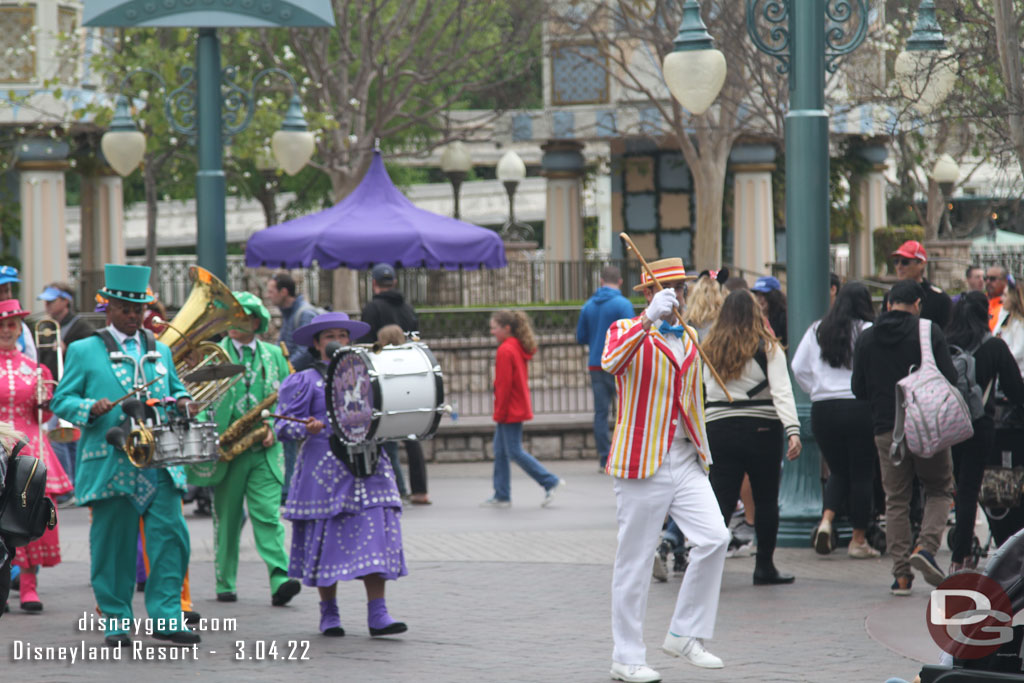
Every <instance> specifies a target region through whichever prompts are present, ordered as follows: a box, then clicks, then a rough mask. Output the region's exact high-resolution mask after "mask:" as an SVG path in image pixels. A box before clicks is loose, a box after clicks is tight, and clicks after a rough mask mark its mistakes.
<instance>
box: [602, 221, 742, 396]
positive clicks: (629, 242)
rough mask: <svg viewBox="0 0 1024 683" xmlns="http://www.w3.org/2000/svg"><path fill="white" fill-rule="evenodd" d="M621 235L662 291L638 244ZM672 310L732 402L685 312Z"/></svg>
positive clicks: (658, 289)
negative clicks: (685, 316) (687, 321)
mask: <svg viewBox="0 0 1024 683" xmlns="http://www.w3.org/2000/svg"><path fill="white" fill-rule="evenodd" d="M619 237H621V238H622V241H623V242H625V243H626V246H627V247H629V248H630V249H631V250H632V251H633V253H634V254H636V257H637V259H639V260H640V265H641V266H643V267H644V270H645V271H647V277H649V278H651V282H653V283H654V291H656V292H660V291H661V290H662V289H664V287H662V286H661V283H660V282H658V278H656V277H655V276H654V273H653V272H652V271H651V267H650V266H649V265H647V261H645V260H644V257H643V256H642V255H641V254H640V250H639V249H637V248H636V245H635V244H633V240H631V239H630V238H629V235H627V234H626V233H624V232H620V233H619ZM672 312H673V313H675V314H676V320H677V321H678V322H679V324H680V325H682V326H683V329H684V330H686V335H687V336H688V337H689V338H690V341H692V342H693V345H694V346H696V347H697V353H699V354H700V357H701V360H703V361H704V365H706V366H707V368H708V370H710V371H711V376H712V377H714V378H715V381H716V382H718V386H720V387H722V391H724V392H725V397H726V398H727V399H729V403H732V395H731V394H730V393H729V390H728V389H726V388H725V382H723V381H722V378H721V377H720V376H719V375H718V371H717V370H715V366H714V365H712V364H711V361H709V360H708V357H707V354H705V353H704V349H702V348H701V347H700V342H698V341H697V335H695V334H694V333H693V330H691V329H690V326H689V325H687V324H686V321H684V320H683V314H682V313H681V312H680V311H679V309H678V308H673V309H672Z"/></svg>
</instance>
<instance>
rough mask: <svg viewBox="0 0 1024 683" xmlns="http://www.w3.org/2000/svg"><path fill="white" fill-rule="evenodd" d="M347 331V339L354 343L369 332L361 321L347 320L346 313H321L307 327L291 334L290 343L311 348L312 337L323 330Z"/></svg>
mask: <svg viewBox="0 0 1024 683" xmlns="http://www.w3.org/2000/svg"><path fill="white" fill-rule="evenodd" d="M336 329H342V330H348V334H349V337H350V338H351V339H352V340H353V341H355V340H356V339H359V338H360V337H362V336H363V335H365V334H366V333H367V332H369V331H370V326H369V325H368V324H367V323H364V322H362V321H361V320H349V317H348V314H346V313H321V314H320V315H318V316H317V317H315V318H313V320H311V321H310V323H309V324H308V325H303V326H302V327H300V328H299V329H297V330H295V332H293V333H292V341H293V342H295V343H296V344H298V345H299V346H312V345H313V337H315V336H316V335H318V334H319V333H321V332H323V331H324V330H336Z"/></svg>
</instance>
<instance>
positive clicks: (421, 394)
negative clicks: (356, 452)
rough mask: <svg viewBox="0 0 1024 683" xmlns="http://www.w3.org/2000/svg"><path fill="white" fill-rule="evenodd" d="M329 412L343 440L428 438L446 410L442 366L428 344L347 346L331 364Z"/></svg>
mask: <svg viewBox="0 0 1024 683" xmlns="http://www.w3.org/2000/svg"><path fill="white" fill-rule="evenodd" d="M326 394H327V418H328V420H329V421H330V423H331V430H332V431H333V432H334V434H335V436H337V437H338V439H339V440H341V441H342V442H343V443H345V444H348V445H357V444H362V443H366V442H368V441H390V440H393V439H428V438H430V437H431V436H433V435H434V432H436V431H437V426H438V424H439V423H440V422H441V414H442V413H443V412H444V410H443V409H442V407H441V405H442V403H444V381H443V378H442V376H441V366H440V365H438V363H437V359H436V358H434V354H433V353H431V352H430V349H429V348H427V346H426V345H425V344H421V343H419V342H410V343H408V344H402V345H401V346H385V347H384V348H383V349H380V350H379V351H377V352H374V351H373V350H371V349H368V348H364V347H361V346H345V347H342V348H340V349H338V351H336V352H335V354H334V356H333V357H332V358H331V363H330V366H329V367H328V369H327V391H326Z"/></svg>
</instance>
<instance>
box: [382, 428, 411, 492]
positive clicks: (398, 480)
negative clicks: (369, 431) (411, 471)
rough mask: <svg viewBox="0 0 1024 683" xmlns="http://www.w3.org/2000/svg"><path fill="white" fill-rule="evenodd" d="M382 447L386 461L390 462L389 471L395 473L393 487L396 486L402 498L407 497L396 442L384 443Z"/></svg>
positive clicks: (407, 490)
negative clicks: (386, 457) (385, 454)
mask: <svg viewBox="0 0 1024 683" xmlns="http://www.w3.org/2000/svg"><path fill="white" fill-rule="evenodd" d="M382 445H383V447H384V452H385V453H387V454H388V460H390V461H391V469H393V470H394V471H395V485H396V486H398V492H399V493H400V494H401V495H403V496H405V495H408V494H409V489H407V488H406V487H405V475H404V474H402V462H401V460H399V458H398V442H397V441H385V442H384V443H383V444H382Z"/></svg>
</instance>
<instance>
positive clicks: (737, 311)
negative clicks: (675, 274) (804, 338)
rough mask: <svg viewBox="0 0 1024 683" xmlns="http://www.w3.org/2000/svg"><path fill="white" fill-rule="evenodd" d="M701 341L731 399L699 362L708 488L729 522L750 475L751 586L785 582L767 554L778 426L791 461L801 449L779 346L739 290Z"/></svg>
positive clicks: (773, 523)
mask: <svg viewBox="0 0 1024 683" xmlns="http://www.w3.org/2000/svg"><path fill="white" fill-rule="evenodd" d="M704 347H705V350H706V351H707V354H708V360H709V361H710V362H711V364H712V365H713V366H714V367H715V369H716V370H718V373H719V375H721V377H722V379H723V380H724V381H725V384H726V387H727V388H728V389H729V393H730V394H731V395H732V397H733V402H732V403H729V402H728V400H727V399H726V396H725V392H723V391H722V388H721V387H720V386H718V383H717V382H716V381H715V380H713V379H712V377H711V373H710V371H709V370H708V369H707V367H706V366H705V368H704V384H705V386H706V387H707V404H706V409H705V415H706V420H707V432H708V444H709V445H710V446H711V453H712V457H713V458H714V460H713V463H712V465H711V487H712V488H713V489H714V491H715V497H716V498H717V499H718V505H719V508H720V509H721V511H722V516H723V517H724V518H725V521H726V523H727V524H728V522H729V519H730V517H731V516H732V512H733V510H735V509H736V500H737V498H738V497H739V492H740V485H741V484H742V482H743V475H744V474H746V475H749V477H750V486H751V489H752V492H753V494H754V506H755V508H756V512H755V515H754V529H755V530H756V532H757V555H756V562H755V567H754V585H755V586H760V585H766V584H778V583H792V582H793V576H792V575H790V574H783V573H781V572H779V570H778V569H776V568H775V563H774V559H773V556H774V554H775V540H776V536H777V534H778V531H779V479H780V476H781V472H780V469H779V465H780V461H781V457H782V432H783V430H785V432H786V436H787V443H788V446H787V449H786V457H787V458H789V459H790V460H793V459H795V458H796V457H797V456H799V455H800V448H801V445H800V422H799V421H798V420H797V415H796V405H795V404H794V402H793V387H792V386H791V385H790V383H789V372H788V371H787V369H786V352H785V350H784V349H783V348H782V344H781V343H780V342H779V340H778V339H776V338H775V337H774V336H773V335H772V334H770V333H769V332H768V330H767V328H766V327H765V324H764V318H763V317H762V315H761V311H760V308H759V307H758V304H757V301H755V300H754V296H753V295H752V294H751V293H750V291H749V290H746V289H739V290H736V291H734V292H733V293H732V294H730V295H729V296H728V297H726V299H725V303H724V304H723V305H722V311H721V313H720V314H719V317H718V320H717V321H715V324H714V325H713V326H712V328H711V331H710V332H709V333H708V336H707V339H705V340H704Z"/></svg>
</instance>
